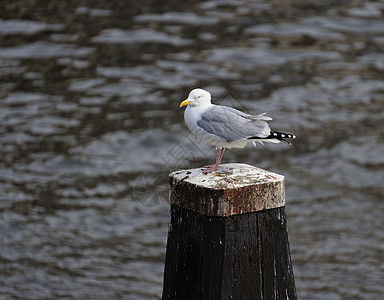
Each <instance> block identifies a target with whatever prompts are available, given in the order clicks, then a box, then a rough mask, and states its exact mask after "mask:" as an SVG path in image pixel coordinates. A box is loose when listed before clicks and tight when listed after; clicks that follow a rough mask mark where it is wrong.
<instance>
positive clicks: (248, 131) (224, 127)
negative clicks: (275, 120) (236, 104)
mask: <svg viewBox="0 0 384 300" xmlns="http://www.w3.org/2000/svg"><path fill="white" fill-rule="evenodd" d="M266 120H271V118H269V117H265V116H264V114H261V115H257V116H252V115H248V114H246V113H243V112H241V111H239V110H237V109H234V108H231V107H227V106H220V105H213V106H211V107H210V108H208V109H207V110H206V111H205V112H204V113H203V114H202V115H201V119H200V120H199V121H198V122H197V125H198V126H199V127H200V128H202V129H203V130H205V131H206V132H208V133H210V134H213V135H215V136H217V137H218V138H220V139H222V140H224V141H226V142H233V141H237V140H243V139H247V138H250V137H260V138H265V137H267V136H269V134H270V132H271V129H270V128H269V126H268V124H267V122H265V121H266Z"/></svg>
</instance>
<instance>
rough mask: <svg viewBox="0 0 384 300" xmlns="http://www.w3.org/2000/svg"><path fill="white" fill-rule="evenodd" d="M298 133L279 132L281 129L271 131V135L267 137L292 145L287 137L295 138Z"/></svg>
mask: <svg viewBox="0 0 384 300" xmlns="http://www.w3.org/2000/svg"><path fill="white" fill-rule="evenodd" d="M295 138H296V135H294V134H291V133H285V132H279V131H271V133H270V135H269V136H267V137H266V138H265V139H277V140H279V141H283V142H286V143H287V144H289V145H292V144H291V143H290V142H289V141H287V140H285V139H295Z"/></svg>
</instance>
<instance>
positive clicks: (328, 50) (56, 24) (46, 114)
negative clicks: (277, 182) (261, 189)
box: [0, 0, 384, 299]
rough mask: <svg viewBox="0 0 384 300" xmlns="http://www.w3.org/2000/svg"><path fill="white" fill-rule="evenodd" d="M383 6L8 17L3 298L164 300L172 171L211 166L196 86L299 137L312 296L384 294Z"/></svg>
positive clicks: (260, 157)
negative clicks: (194, 103) (193, 111)
mask: <svg viewBox="0 0 384 300" xmlns="http://www.w3.org/2000/svg"><path fill="white" fill-rule="evenodd" d="M383 53H384V2H383V1H362V0H360V1H359V0H356V1H332V0H330V1H231V0H229V1H204V2H199V1H179V2H170V1H26V0H24V1H14V0H3V1H1V2H0V82H1V85H0V121H1V122H0V147H1V151H0V247H1V251H0V269H1V272H0V298H1V299H70V298H72V299H160V296H161V290H162V277H163V264H164V252H165V247H166V235H167V225H168V204H167V203H166V198H167V189H168V187H167V176H168V173H169V172H170V171H171V170H175V169H177V168H184V167H197V166H201V165H203V164H205V163H209V162H213V161H214V158H215V153H214V149H212V148H210V147H206V146H204V145H200V144H198V143H196V142H195V141H194V139H193V138H192V136H190V135H189V134H188V131H187V128H186V126H185V124H184V121H183V111H182V110H180V109H179V107H178V106H179V103H180V102H181V100H183V99H185V98H186V96H187V95H188V93H189V91H190V90H191V89H193V88H195V87H202V88H205V89H207V90H209V91H211V93H212V94H213V99H214V101H215V102H216V103H219V102H222V103H228V104H230V105H233V106H237V107H239V108H242V109H243V110H247V111H249V112H252V113H262V112H265V111H266V112H268V114H269V116H271V117H272V118H274V121H273V122H272V123H271V126H272V127H273V128H274V129H276V130H287V131H290V132H292V133H295V134H297V136H298V139H297V140H295V142H294V145H293V146H292V147H289V146H287V145H282V144H279V145H269V146H265V147H262V146H261V147H260V146H258V147H257V148H253V147H249V148H246V149H240V150H232V151H228V152H227V153H226V154H225V156H224V159H223V162H243V163H248V164H252V165H256V166H259V167H262V168H265V169H268V170H271V171H274V172H277V173H280V174H283V175H285V176H286V188H287V214H288V215H287V218H288V226H289V232H290V242H291V250H292V260H293V266H294V272H295V277H296V285H297V290H298V296H299V299H380V298H382V297H383V295H384V285H383V282H384V260H383V257H384V230H383V229H384V218H383V215H384V202H383V198H384V197H383V196H384V185H383V182H384V146H383V141H384V81H383V79H384V54H383Z"/></svg>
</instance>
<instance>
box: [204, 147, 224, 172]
mask: <svg viewBox="0 0 384 300" xmlns="http://www.w3.org/2000/svg"><path fill="white" fill-rule="evenodd" d="M224 151H225V148H224V147H223V148H218V149H217V152H216V164H214V165H208V166H204V169H203V173H209V172H212V171H215V170H217V169H218V168H219V166H220V164H221V159H222V158H223V155H224Z"/></svg>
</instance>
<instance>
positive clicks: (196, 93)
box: [180, 89, 211, 107]
mask: <svg viewBox="0 0 384 300" xmlns="http://www.w3.org/2000/svg"><path fill="white" fill-rule="evenodd" d="M188 104H189V105H190V106H200V105H207V104H211V94H210V93H209V92H207V91H205V90H203V89H194V90H192V91H191V92H190V93H189V95H188V98H187V99H186V100H184V101H183V102H181V103H180V107H183V106H186V105H188Z"/></svg>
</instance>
